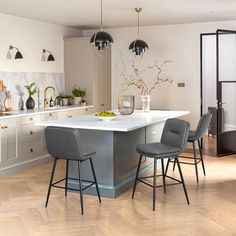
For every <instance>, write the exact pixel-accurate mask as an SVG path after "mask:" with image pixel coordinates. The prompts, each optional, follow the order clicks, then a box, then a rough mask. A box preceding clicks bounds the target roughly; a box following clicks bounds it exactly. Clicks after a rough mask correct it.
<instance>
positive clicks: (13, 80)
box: [0, 72, 65, 109]
mask: <svg viewBox="0 0 236 236" xmlns="http://www.w3.org/2000/svg"><path fill="white" fill-rule="evenodd" d="M0 80H3V84H4V86H5V87H6V90H9V91H10V93H11V96H12V99H13V104H14V105H13V106H14V109H19V101H20V99H21V97H22V99H23V101H24V104H25V102H26V100H27V98H28V92H27V90H26V89H25V87H24V86H25V85H29V84H31V83H33V82H35V84H36V85H37V87H38V88H39V96H38V93H36V94H34V95H33V98H34V100H35V108H38V104H39V103H38V97H39V102H40V107H43V101H44V90H45V88H46V87H48V86H53V87H54V88H55V89H56V96H57V95H58V94H59V93H64V91H65V77H64V73H44V72H0ZM51 93H52V91H51ZM50 96H52V94H50V91H49V93H48V97H49V98H50ZM4 99H5V93H3V92H1V93H0V100H2V101H4ZM24 107H25V105H24Z"/></svg>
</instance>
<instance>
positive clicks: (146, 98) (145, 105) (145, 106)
mask: <svg viewBox="0 0 236 236" xmlns="http://www.w3.org/2000/svg"><path fill="white" fill-rule="evenodd" d="M150 101H151V96H150V95H141V102H142V111H143V112H150Z"/></svg>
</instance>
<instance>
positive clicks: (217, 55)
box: [200, 29, 236, 156]
mask: <svg viewBox="0 0 236 236" xmlns="http://www.w3.org/2000/svg"><path fill="white" fill-rule="evenodd" d="M221 34H235V35H236V31H235V30H225V29H217V30H216V32H215V33H201V34H200V113H201V116H202V115H203V91H202V86H203V65H202V63H203V58H202V56H203V55H202V50H203V47H202V46H203V37H204V36H211V35H215V36H216V85H217V86H216V103H217V122H216V124H217V132H218V130H219V127H220V124H219V120H218V117H219V109H218V108H219V107H220V105H221V104H219V102H220V101H219V100H218V98H219V96H220V95H221V91H219V86H218V84H219V83H220V81H219V35H221ZM224 82H233V81H224ZM217 135H218V134H217ZM218 142H219V139H218V138H217V150H216V151H217V156H223V155H229V154H219V150H218V147H219V143H218ZM201 145H202V140H201ZM230 154H232V153H230Z"/></svg>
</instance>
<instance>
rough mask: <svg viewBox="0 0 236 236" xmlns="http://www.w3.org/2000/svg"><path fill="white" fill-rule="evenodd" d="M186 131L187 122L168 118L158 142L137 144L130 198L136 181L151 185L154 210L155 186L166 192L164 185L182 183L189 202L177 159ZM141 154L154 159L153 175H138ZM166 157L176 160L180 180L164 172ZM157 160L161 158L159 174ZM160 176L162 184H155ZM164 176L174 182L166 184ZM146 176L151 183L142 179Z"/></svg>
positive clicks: (185, 140)
mask: <svg viewBox="0 0 236 236" xmlns="http://www.w3.org/2000/svg"><path fill="white" fill-rule="evenodd" d="M188 132H189V123H188V122H186V121H183V120H179V119H168V120H167V121H166V123H165V126H164V129H163V133H162V137H161V141H160V142H159V143H148V144H140V145H138V146H137V152H138V153H139V154H140V158H139V162H138V168H137V173H136V178H135V182H134V187H133V194H132V198H134V194H135V189H136V185H137V181H140V182H142V183H144V184H146V185H148V186H150V187H152V188H153V211H154V210H155V203H156V188H158V187H164V193H166V186H170V185H176V184H182V185H183V189H184V193H185V197H186V199H187V203H188V204H189V199H188V194H187V190H186V186H185V183H184V178H183V174H182V171H181V167H180V164H179V159H178V155H179V154H180V153H182V151H183V150H184V148H185V145H186V142H187V137H188ZM143 156H146V157H150V158H153V159H154V175H153V176H145V177H139V176H138V175H139V170H140V165H141V162H142V157H143ZM166 158H169V159H172V158H174V159H175V160H176V163H177V165H178V169H179V174H180V180H179V179H175V178H172V177H170V176H168V175H167V173H166V172H165V170H164V159H166ZM157 160H161V166H162V174H161V175H156V166H157ZM168 163H169V162H168ZM160 176H162V179H163V185H159V186H157V185H156V177H160ZM166 177H167V178H169V179H172V180H174V181H175V182H174V183H170V184H166V181H165V178H166ZM147 178H153V185H151V184H149V183H147V182H145V181H143V179H147Z"/></svg>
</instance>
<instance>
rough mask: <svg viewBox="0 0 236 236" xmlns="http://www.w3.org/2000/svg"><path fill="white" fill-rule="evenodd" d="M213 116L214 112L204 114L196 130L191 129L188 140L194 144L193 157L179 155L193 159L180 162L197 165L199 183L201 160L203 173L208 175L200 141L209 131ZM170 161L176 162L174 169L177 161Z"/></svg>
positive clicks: (196, 171)
mask: <svg viewBox="0 0 236 236" xmlns="http://www.w3.org/2000/svg"><path fill="white" fill-rule="evenodd" d="M211 118H212V114H210V113H206V114H204V115H203V116H202V117H201V118H200V120H199V123H198V126H197V129H196V130H195V131H192V130H190V131H189V135H188V142H191V143H192V145H193V157H187V156H179V157H180V158H184V159H191V160H193V163H190V162H184V161H180V163H181V164H186V165H194V166H195V173H196V179H197V183H198V182H199V178H198V164H199V163H200V162H201V163H202V170H203V174H204V176H206V171H205V165H204V160H203V155H202V149H201V144H200V141H201V138H202V137H203V136H204V134H205V133H206V132H207V129H208V126H209V124H210V122H211ZM195 142H197V143H198V149H199V156H200V157H197V154H196V145H195ZM170 162H174V165H173V171H174V170H175V164H176V163H175V161H170Z"/></svg>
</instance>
